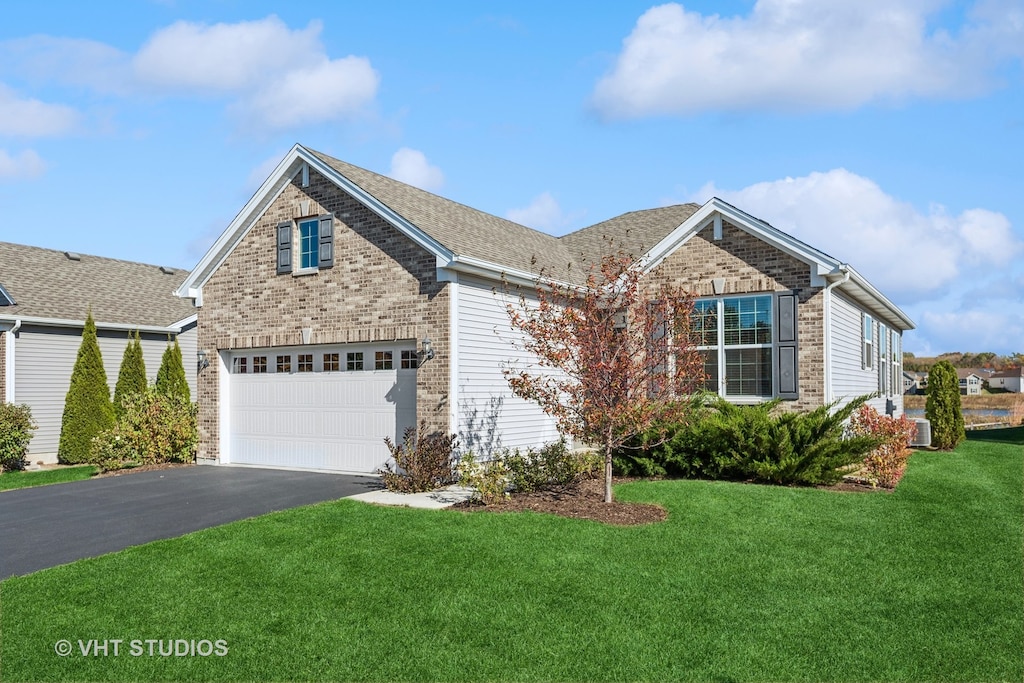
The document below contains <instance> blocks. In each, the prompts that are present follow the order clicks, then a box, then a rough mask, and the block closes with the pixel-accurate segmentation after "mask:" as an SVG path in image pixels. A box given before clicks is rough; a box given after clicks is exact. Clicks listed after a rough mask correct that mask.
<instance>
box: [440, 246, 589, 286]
mask: <svg viewBox="0 0 1024 683" xmlns="http://www.w3.org/2000/svg"><path fill="white" fill-rule="evenodd" d="M437 267H438V269H439V272H440V270H450V271H454V272H456V273H465V274H466V275H476V276H478V277H483V278H487V279H488V280H497V281H500V282H508V283H509V284H512V285H518V286H523V287H532V288H534V289H536V288H537V286H538V285H540V286H542V287H543V286H549V287H554V288H558V289H582V288H583V287H581V286H580V285H578V284H572V283H569V282H563V281H562V280H554V279H552V278H544V277H541V276H540V275H538V274H537V273H531V272H528V271H525V270H518V269H516V268H507V267H505V266H501V265H498V264H497V263H491V262H490V261H484V260H483V259H478V258H474V257H472V256H462V255H461V254H455V255H454V256H452V257H451V258H450V259H448V260H447V261H442V260H441V259H438V262H437ZM439 279H440V278H439Z"/></svg>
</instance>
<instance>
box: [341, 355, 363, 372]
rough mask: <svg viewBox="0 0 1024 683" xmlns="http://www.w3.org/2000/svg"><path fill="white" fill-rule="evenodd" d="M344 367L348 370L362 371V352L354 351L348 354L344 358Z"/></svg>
mask: <svg viewBox="0 0 1024 683" xmlns="http://www.w3.org/2000/svg"><path fill="white" fill-rule="evenodd" d="M346 358H347V360H346V365H345V367H346V368H347V369H348V370H350V371H351V370H362V369H363V352H362V351H356V352H354V353H348V354H347V356H346Z"/></svg>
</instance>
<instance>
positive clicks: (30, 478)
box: [0, 465, 97, 491]
mask: <svg viewBox="0 0 1024 683" xmlns="http://www.w3.org/2000/svg"><path fill="white" fill-rule="evenodd" d="M96 471H97V470H96V468H95V467H94V466H92V465H82V466H80V467H61V468H59V469H55V470H35V471H32V472H4V473H3V474H0V491H10V490H11V489H23V488H27V487H29V486H43V485H45V484H62V483H64V482H66V481H78V480H79V479H88V478H89V477H91V476H92V475H94V474H96Z"/></svg>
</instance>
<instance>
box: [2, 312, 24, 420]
mask: <svg viewBox="0 0 1024 683" xmlns="http://www.w3.org/2000/svg"><path fill="white" fill-rule="evenodd" d="M20 329H21V318H15V320H14V325H13V326H12V327H11V329H9V330H7V343H6V344H4V402H6V403H14V399H15V395H14V337H15V335H17V334H18V330H20Z"/></svg>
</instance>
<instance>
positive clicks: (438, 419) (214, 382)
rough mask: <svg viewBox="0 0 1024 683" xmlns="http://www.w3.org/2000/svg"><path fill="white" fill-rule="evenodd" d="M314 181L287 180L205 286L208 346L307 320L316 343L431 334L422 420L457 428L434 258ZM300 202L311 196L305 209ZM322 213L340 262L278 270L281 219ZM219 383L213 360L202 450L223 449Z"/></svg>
mask: <svg viewBox="0 0 1024 683" xmlns="http://www.w3.org/2000/svg"><path fill="white" fill-rule="evenodd" d="M309 181H310V183H309V187H305V188H303V187H301V186H300V184H299V179H298V178H296V180H295V181H294V182H293V183H292V184H291V185H289V186H287V187H286V188H285V189H284V191H283V192H282V193H281V195H280V196H279V197H278V198H277V199H276V200H275V201H274V203H273V204H272V205H271V206H270V207H269V208H268V209H267V211H266V212H265V213H264V214H263V216H262V217H261V218H260V219H259V220H258V222H257V223H256V224H255V225H254V226H253V228H252V230H250V232H249V233H248V234H247V235H246V236H245V238H244V239H243V240H242V242H241V243H240V244H239V245H238V246H237V247H236V248H235V250H234V251H233V252H232V253H231V255H230V256H229V257H228V258H227V260H226V261H225V262H224V263H223V264H222V265H221V266H220V267H219V268H218V269H217V271H216V272H215V273H214V275H213V276H212V277H211V278H210V280H209V281H208V282H207V283H206V284H205V285H204V286H203V306H202V308H200V309H199V348H200V349H205V350H209V351H212V350H215V349H216V350H224V349H240V348H258V347H272V346H284V345H298V344H301V330H302V329H303V328H310V329H311V330H312V335H311V339H310V343H312V344H334V343H341V342H372V341H393V340H421V339H423V338H424V337H430V339H431V341H432V342H433V346H434V349H435V350H436V356H435V357H434V359H433V360H430V361H427V362H425V363H424V364H423V367H421V368H420V369H419V371H418V372H417V380H416V385H417V386H416V400H417V422H419V421H420V420H426V421H427V423H428V427H429V428H430V429H441V430H449V429H450V425H449V424H448V423H449V414H448V401H449V396H448V378H449V374H448V367H449V366H448V363H449V357H448V352H449V349H450V344H449V339H448V337H449V326H448V311H449V308H448V306H449V303H448V295H449V292H448V289H447V288H446V285H445V283H439V282H438V281H437V278H436V261H435V258H434V257H433V256H432V255H431V254H429V253H428V252H426V251H424V250H423V249H422V248H420V247H419V246H417V245H416V244H415V243H413V242H412V241H411V240H409V239H408V238H407V237H405V236H404V235H402V234H401V233H400V232H399V231H398V230H397V229H395V228H394V227H392V226H391V225H389V224H387V223H385V222H384V221H383V220H382V219H381V218H379V217H378V216H377V215H376V214H374V213H373V212H371V211H370V210H369V209H367V208H366V207H364V206H363V205H362V204H360V203H359V202H357V201H356V200H355V199H354V198H352V197H351V196H350V195H348V194H347V193H345V192H343V191H342V190H341V189H339V188H338V187H337V186H336V185H334V184H333V183H331V182H329V181H327V180H325V179H324V178H323V177H321V176H320V175H318V174H317V173H315V172H312V171H311V172H310V174H309ZM300 202H310V205H309V206H308V208H306V211H305V212H303V211H302V207H301V205H300ZM321 213H333V214H334V215H335V228H334V229H335V236H334V249H335V260H334V263H335V265H334V267H333V268H329V269H324V270H320V271H318V272H316V273H315V274H312V275H303V276H298V277H297V276H293V275H291V274H286V275H277V274H276V273H277V251H276V227H277V224H278V223H279V222H281V221H284V220H289V219H295V218H300V217H302V216H304V215H317V214H321ZM294 253H295V252H294V251H293V254H294ZM213 360H215V359H214V358H213V354H211V361H213ZM218 383H219V380H218V367H217V363H216V362H211V364H210V366H209V367H207V368H206V369H204V370H203V371H202V372H200V374H199V378H198V393H199V396H198V400H199V438H200V445H199V457H200V458H215V457H217V448H218V430H219V427H218V407H217V397H218Z"/></svg>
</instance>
